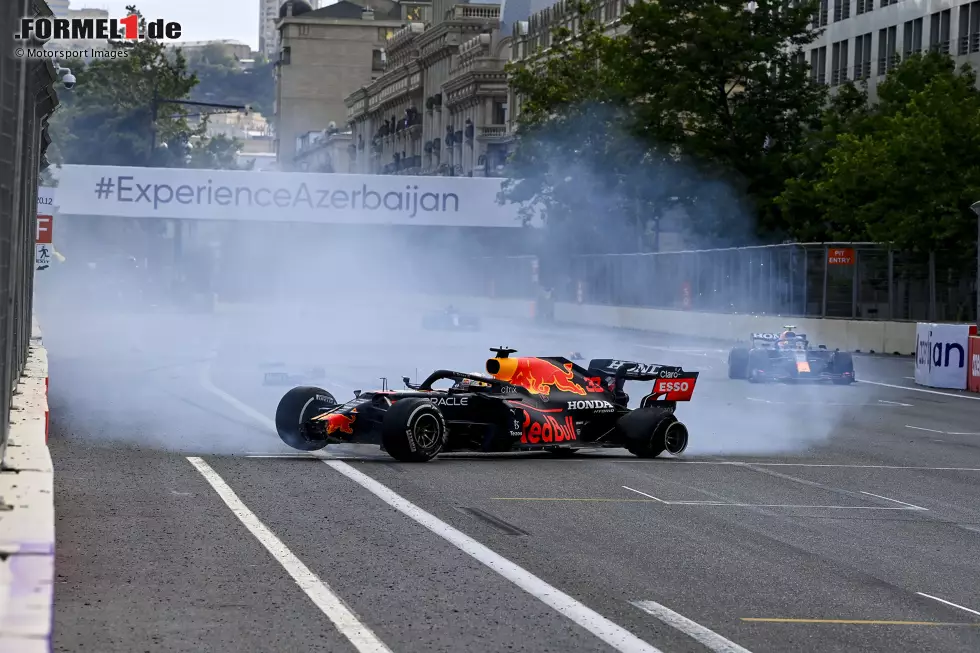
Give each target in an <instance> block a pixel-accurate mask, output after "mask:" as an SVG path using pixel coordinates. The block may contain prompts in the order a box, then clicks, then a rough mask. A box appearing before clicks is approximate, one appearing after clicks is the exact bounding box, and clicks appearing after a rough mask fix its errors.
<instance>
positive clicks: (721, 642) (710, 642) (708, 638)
mask: <svg viewBox="0 0 980 653" xmlns="http://www.w3.org/2000/svg"><path fill="white" fill-rule="evenodd" d="M630 603H631V604H632V605H634V606H636V607H637V608H639V609H641V610H643V611H644V612H646V613H647V614H649V615H653V616H654V617H656V618H657V619H659V620H660V621H662V622H664V623H665V624H667V625H668V626H673V627H674V628H676V629H677V630H679V631H681V632H682V633H684V634H685V635H687V636H689V637H691V638H692V639H694V640H697V641H698V642H700V643H701V644H703V645H704V646H705V647H707V648H709V649H711V650H712V651H714V652H715V653H752V652H751V651H750V650H748V649H747V648H743V647H741V646H739V645H738V644H736V643H735V642H733V641H732V640H730V639H727V638H725V637H722V636H721V635H719V634H718V633H716V632H715V631H713V630H710V629H708V628H705V627H704V626H702V625H701V624H699V623H697V622H695V621H691V620H690V619H688V618H687V617H685V616H684V615H681V614H677V613H676V612H674V611H673V610H671V609H670V608H667V607H664V606H662V605H660V604H659V603H657V602H656V601H630Z"/></svg>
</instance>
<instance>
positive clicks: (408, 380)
mask: <svg viewBox="0 0 980 653" xmlns="http://www.w3.org/2000/svg"><path fill="white" fill-rule="evenodd" d="M411 382H412V379H411V378H410V377H407V376H403V377H402V383H404V384H405V387H406V388H408V387H411Z"/></svg>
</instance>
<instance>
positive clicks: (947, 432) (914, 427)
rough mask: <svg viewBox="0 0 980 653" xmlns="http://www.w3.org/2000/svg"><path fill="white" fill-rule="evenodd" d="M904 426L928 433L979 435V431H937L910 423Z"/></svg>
mask: <svg viewBox="0 0 980 653" xmlns="http://www.w3.org/2000/svg"><path fill="white" fill-rule="evenodd" d="M905 428H907V429H913V430H915V431H928V432H929V433H939V434H940V435H980V433H965V432H957V431H937V430H936V429H927V428H924V427H921V426H912V425H911V424H906V425H905Z"/></svg>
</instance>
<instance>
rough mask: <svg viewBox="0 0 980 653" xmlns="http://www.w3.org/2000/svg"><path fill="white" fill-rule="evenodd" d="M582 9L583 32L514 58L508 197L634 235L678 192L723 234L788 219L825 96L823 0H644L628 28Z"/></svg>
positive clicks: (571, 223)
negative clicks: (813, 66) (809, 51)
mask: <svg viewBox="0 0 980 653" xmlns="http://www.w3.org/2000/svg"><path fill="white" fill-rule="evenodd" d="M578 11H579V14H580V15H581V16H583V18H582V19H581V20H580V21H576V22H578V23H579V27H578V29H577V30H576V31H575V33H572V32H571V31H570V30H569V29H568V28H566V27H559V28H558V29H556V30H555V31H554V32H553V34H552V36H551V43H550V47H549V49H548V50H547V51H546V52H544V53H542V54H541V55H539V56H538V57H532V58H530V59H529V60H527V61H524V62H520V63H517V64H514V65H511V66H510V67H509V71H510V73H511V80H512V81H511V84H512V88H513V89H514V90H515V92H516V94H517V95H518V96H519V97H520V102H521V105H520V108H521V112H520V115H519V116H518V118H517V130H516V132H517V137H518V143H517V147H516V150H515V152H514V154H513V155H512V157H511V160H510V165H509V168H510V170H509V172H510V175H511V176H512V177H514V178H515V180H514V181H512V182H510V183H508V184H507V185H506V186H505V189H504V192H503V194H502V201H521V202H529V201H535V200H536V201H537V202H538V204H539V205H541V206H542V207H543V213H544V216H545V219H546V220H547V221H548V222H549V223H551V224H552V225H555V226H557V225H558V224H563V225H565V226H564V228H565V230H566V231H567V232H569V233H574V234H579V235H589V236H593V237H594V236H596V235H599V234H602V233H605V232H610V231H611V232H613V233H615V234H617V236H616V238H617V242H619V243H621V244H622V243H623V234H625V233H626V232H628V231H630V230H632V231H636V230H639V229H643V228H644V227H645V226H646V224H647V223H648V222H653V223H654V224H659V220H660V219H661V217H662V216H663V215H664V214H665V212H666V211H667V210H668V209H670V208H671V207H672V206H675V205H678V204H679V205H681V206H684V207H685V208H687V209H688V211H687V215H688V227H689V228H690V230H691V231H694V232H696V233H697V234H698V235H699V236H701V237H702V238H704V237H712V238H714V239H715V241H714V242H715V243H718V244H721V243H722V242H725V243H730V242H740V241H744V240H746V239H751V238H752V237H753V236H754V233H752V232H753V231H754V230H755V228H756V227H757V226H759V227H761V229H762V230H763V231H769V232H781V231H785V229H784V227H785V225H784V224H783V223H782V221H781V217H782V215H781V213H780V212H779V211H778V209H777V207H775V206H774V204H773V198H774V197H775V196H776V195H777V194H779V192H781V191H782V189H783V182H784V179H785V176H786V175H785V169H786V166H787V164H788V163H789V161H790V160H791V157H792V156H794V155H796V154H797V152H798V151H799V150H800V148H801V147H802V145H803V143H804V142H805V136H806V134H807V129H808V128H809V127H811V126H812V124H813V123H814V121H816V119H817V118H818V116H819V113H820V107H821V105H822V102H823V101H824V99H825V90H824V88H823V87H822V86H820V85H817V84H815V83H813V82H812V81H811V80H810V79H809V76H808V72H807V69H806V66H805V65H803V63H802V48H803V46H804V45H806V44H808V43H810V42H811V41H812V40H813V38H814V37H815V32H814V31H813V29H812V26H811V19H812V16H813V13H814V11H815V5H814V4H813V3H804V4H802V5H799V6H789V3H785V2H782V1H778V2H777V1H775V0H764V1H763V2H761V3H758V5H757V8H756V10H755V11H751V10H747V9H746V8H745V6H744V4H743V0H712V1H711V2H707V3H705V2H703V1H702V0H697V1H695V0H661V1H659V2H648V1H643V0H639V1H638V2H636V3H633V4H631V5H630V7H629V8H628V10H627V11H626V14H625V16H624V18H623V23H624V24H626V25H628V26H629V29H630V31H629V33H628V34H625V35H621V36H609V35H606V34H605V33H604V31H603V26H602V25H601V24H600V23H599V21H598V20H596V19H597V18H598V11H597V10H596V7H595V5H592V4H588V3H582V4H580V5H579V6H578ZM527 213H528V211H527V210H525V215H526V214H527ZM739 215H741V216H743V217H742V218H741V219H740V218H739V217H738V216H739ZM756 215H758V216H759V217H760V220H759V223H758V225H757V224H756V222H755V220H754V218H755V216H756ZM624 223H625V224H624ZM589 242H592V243H597V242H598V241H597V239H596V238H593V239H592V240H590V241H589ZM632 242H633V244H635V241H632Z"/></svg>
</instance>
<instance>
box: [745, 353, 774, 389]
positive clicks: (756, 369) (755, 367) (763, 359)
mask: <svg viewBox="0 0 980 653" xmlns="http://www.w3.org/2000/svg"><path fill="white" fill-rule="evenodd" d="M747 367H748V369H747V370H746V378H747V379H748V380H749V383H762V382H763V381H765V376H764V373H765V372H766V371H767V370H768V369H769V352H768V351H766V350H765V349H753V350H752V351H750V352H749V356H748V366H747ZM760 371H761V372H762V374H760Z"/></svg>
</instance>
